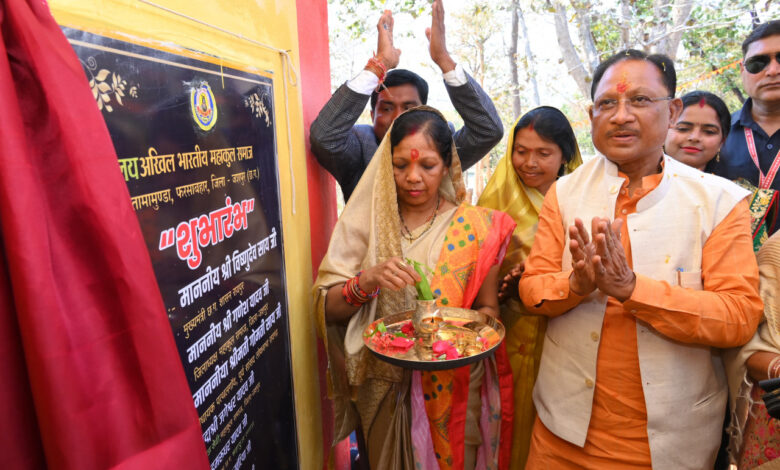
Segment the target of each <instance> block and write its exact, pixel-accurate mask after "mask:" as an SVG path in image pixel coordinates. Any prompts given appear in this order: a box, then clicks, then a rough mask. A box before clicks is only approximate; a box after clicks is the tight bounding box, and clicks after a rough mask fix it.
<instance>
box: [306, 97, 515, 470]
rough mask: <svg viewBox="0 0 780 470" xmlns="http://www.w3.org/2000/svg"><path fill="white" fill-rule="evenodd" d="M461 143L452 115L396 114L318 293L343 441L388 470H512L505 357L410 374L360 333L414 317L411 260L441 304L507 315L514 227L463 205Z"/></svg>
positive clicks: (345, 216)
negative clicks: (506, 257) (507, 253)
mask: <svg viewBox="0 0 780 470" xmlns="http://www.w3.org/2000/svg"><path fill="white" fill-rule="evenodd" d="M464 195H465V190H464V186H463V180H462V176H461V170H460V161H459V160H458V156H457V151H456V149H455V145H454V144H453V142H452V135H451V132H450V129H449V127H448V125H447V123H446V121H445V120H444V119H443V117H442V116H441V115H440V114H439V113H438V111H435V110H434V109H433V108H428V107H419V108H414V109H412V110H409V111H407V112H406V113H404V114H402V115H401V116H399V117H398V118H397V119H396V120H395V122H394V124H393V126H392V127H391V129H390V130H389V131H388V132H387V134H386V135H385V138H384V139H383V140H382V143H381V144H380V146H379V148H378V150H377V152H376V154H375V155H374V157H373V159H372V160H371V163H370V164H369V166H368V168H367V169H366V171H365V173H364V174H363V177H362V178H361V180H360V182H359V183H358V185H357V187H356V188H355V192H354V193H353V195H352V197H351V198H350V200H349V202H348V204H347V206H346V207H345V208H344V212H343V213H342V215H341V217H340V218H339V221H338V222H337V224H336V227H335V229H334V232H333V236H332V237H331V241H330V246H329V248H328V253H327V254H326V256H325V258H324V259H323V261H322V264H321V265H320V269H319V273H318V276H317V281H316V282H315V286H314V307H315V313H316V320H317V326H318V328H319V332H320V334H321V335H322V337H323V340H324V341H325V343H326V348H327V351H328V379H329V380H328V385H329V387H328V388H329V390H328V392H329V396H330V397H331V398H332V400H333V403H334V411H335V415H336V417H335V425H336V429H335V438H336V440H339V439H342V438H343V437H345V436H346V435H348V434H349V433H350V432H351V431H352V430H353V429H355V428H356V427H357V426H360V427H361V428H362V431H363V433H364V435H365V438H366V447H367V452H368V460H369V462H370V465H371V468H372V469H374V470H382V469H412V468H424V469H436V468H441V469H455V470H461V469H468V470H471V469H473V468H479V469H483V468H484V469H493V468H507V464H508V457H509V455H508V447H506V448H500V447H501V446H500V445H499V442H501V441H507V442H506V443H505V444H504V446H508V445H509V442H508V441H509V440H510V439H509V435H508V434H507V433H510V432H511V373H510V372H509V367H508V364H507V363H506V362H505V359H506V358H505V355H504V354H502V353H503V352H504V351H503V349H500V352H499V353H497V354H496V356H495V358H490V359H486V360H484V361H482V362H480V363H478V364H477V365H476V366H473V367H462V368H459V369H454V370H450V371H437V372H422V373H421V372H419V371H415V372H412V371H410V370H405V369H401V368H398V367H395V366H392V365H390V364H387V363H385V362H382V361H381V360H379V359H377V358H376V357H374V356H373V355H372V354H370V353H369V352H368V351H367V349H366V348H365V347H364V346H363V337H362V335H363V331H364V330H365V328H366V326H367V325H369V324H370V323H371V322H372V321H374V320H375V319H377V318H381V317H384V316H387V315H391V314H394V313H398V312H402V311H405V310H410V309H412V308H413V307H414V305H415V299H416V294H415V290H414V288H413V287H411V286H413V285H414V283H415V282H416V281H417V280H419V276H418V275H417V274H416V273H415V272H414V270H413V269H411V267H410V266H409V265H408V264H406V263H405V262H404V261H403V260H404V259H406V258H411V259H414V260H416V261H418V262H421V263H423V264H425V265H427V266H431V267H433V266H435V269H434V272H433V278H432V281H431V289H432V290H433V291H434V293H435V294H436V295H438V298H437V303H438V304H439V305H447V306H451V307H465V308H474V309H478V310H480V311H482V312H483V313H486V314H488V315H493V316H496V315H497V314H498V299H497V282H498V264H500V262H501V259H502V258H503V253H504V250H505V249H506V243H507V242H508V240H509V235H510V234H511V232H512V229H513V228H514V222H512V220H511V219H510V218H509V217H508V216H506V215H505V214H503V213H500V212H496V211H490V210H487V209H482V208H476V207H472V206H469V205H467V204H464V203H463V198H464Z"/></svg>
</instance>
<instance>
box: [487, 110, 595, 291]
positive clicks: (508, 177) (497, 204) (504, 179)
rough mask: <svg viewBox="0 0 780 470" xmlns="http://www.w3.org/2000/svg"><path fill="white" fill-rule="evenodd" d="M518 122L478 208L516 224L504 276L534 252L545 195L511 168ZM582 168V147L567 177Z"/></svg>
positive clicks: (570, 165)
mask: <svg viewBox="0 0 780 470" xmlns="http://www.w3.org/2000/svg"><path fill="white" fill-rule="evenodd" d="M519 121H520V118H518V119H517V120H516V121H515V124H514V125H513V126H512V136H511V137H510V138H509V139H507V146H506V152H505V153H504V157H503V158H502V159H501V161H499V162H498V166H496V170H495V171H494V172H493V176H491V177H490V180H489V181H488V183H487V186H485V190H484V191H482V195H481V196H480V197H479V201H478V202H477V205H478V206H482V207H488V208H490V209H496V210H499V211H501V212H505V213H506V214H509V216H510V217H512V219H514V221H515V223H517V227H515V231H514V233H512V241H510V242H509V247H508V248H507V251H506V257H505V258H504V263H503V265H502V266H501V273H500V274H501V276H503V275H504V274H506V272H507V271H509V269H511V267H512V266H514V265H515V264H518V263H520V262H522V261H523V260H525V258H526V257H527V256H528V253H529V252H530V251H531V245H533V242H534V237H535V236H536V226H537V223H538V222H539V211H540V210H541V209H542V201H544V195H542V193H540V192H539V191H538V190H536V189H534V188H529V187H528V186H526V185H525V184H523V181H522V180H521V179H520V177H519V176H518V175H517V172H516V171H515V167H514V166H513V165H512V151H513V149H514V146H515V132H514V129H515V127H516V126H517V123H518V122H519ZM580 165H582V157H581V156H580V149H579V147H576V148H575V153H574V155H573V156H572V158H571V160H570V161H569V162H568V163H566V165H565V170H564V174H568V173H571V172H572V171H574V170H575V169H576V168H577V167H578V166H580Z"/></svg>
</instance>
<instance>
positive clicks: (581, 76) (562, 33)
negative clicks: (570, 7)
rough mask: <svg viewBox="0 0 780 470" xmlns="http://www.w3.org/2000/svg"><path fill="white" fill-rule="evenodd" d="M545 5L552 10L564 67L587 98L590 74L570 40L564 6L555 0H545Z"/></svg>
mask: <svg viewBox="0 0 780 470" xmlns="http://www.w3.org/2000/svg"><path fill="white" fill-rule="evenodd" d="M547 6H548V7H550V8H553V10H554V13H553V19H554V20H555V34H556V36H557V37H558V47H559V48H560V50H561V56H562V57H563V61H564V63H565V64H566V67H567V68H568V69H569V75H571V76H572V78H573V79H574V81H575V82H576V83H577V87H578V88H579V89H580V92H581V93H582V96H584V97H586V98H587V97H589V96H590V85H589V82H590V76H589V75H588V73H587V71H586V69H585V65H584V64H583V62H582V59H581V58H580V56H579V54H577V50H576V49H575V48H574V43H573V42H572V40H571V34H569V22H568V20H567V18H566V7H565V6H563V5H561V4H560V3H558V2H557V1H556V2H555V3H552V2H551V0H547Z"/></svg>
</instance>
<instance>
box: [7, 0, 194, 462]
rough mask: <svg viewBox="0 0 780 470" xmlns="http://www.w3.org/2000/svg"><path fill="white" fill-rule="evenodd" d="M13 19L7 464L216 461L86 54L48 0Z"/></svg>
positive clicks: (12, 13)
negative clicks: (76, 48)
mask: <svg viewBox="0 0 780 470" xmlns="http://www.w3.org/2000/svg"><path fill="white" fill-rule="evenodd" d="M0 28H2V40H0V468H3V469H17V468H19V469H36V468H47V467H48V468H57V469H78V470H89V469H106V468H121V469H144V470H146V469H158V468H159V469H170V468H181V469H200V468H204V469H205V468H208V466H209V465H208V459H207V456H206V451H205V446H204V443H203V439H202V436H201V429H200V424H199V421H198V416H197V413H196V411H195V408H194V406H193V402H192V397H191V395H190V391H189V388H188V386H187V381H186V378H185V376H184V372H183V369H182V366H181V363H180V360H179V356H178V354H177V351H176V347H175V344H174V341H173V335H172V333H171V329H170V325H169V324H168V320H167V317H166V314H165V307H164V306H163V303H162V299H161V297H160V293H159V290H158V288H157V283H156V280H155V276H154V273H153V271H152V266H151V262H150V259H149V255H148V252H147V251H146V246H145V244H144V241H143V239H142V236H141V231H140V227H139V225H138V220H137V218H136V216H135V213H134V212H133V210H132V207H131V205H130V196H129V194H128V191H127V188H126V186H125V183H124V180H123V178H122V176H121V174H120V172H119V167H118V163H117V159H116V155H115V153H114V149H113V145H112V143H111V139H110V136H109V134H108V131H107V129H106V127H105V123H104V122H103V118H102V116H101V114H100V112H99V111H98V110H97V107H96V104H95V100H94V99H93V97H92V93H91V91H90V89H89V87H88V85H87V82H86V79H85V76H84V72H83V70H82V68H81V65H80V64H79V62H78V60H77V58H76V56H75V54H74V52H73V50H72V49H71V47H70V45H69V44H68V42H67V40H66V39H65V37H64V35H63V34H62V32H61V31H60V29H59V27H58V26H57V24H56V23H55V21H54V19H53V18H52V17H51V14H50V13H49V11H48V6H47V5H46V3H45V1H43V0H3V1H2V2H0Z"/></svg>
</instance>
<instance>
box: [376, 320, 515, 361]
mask: <svg viewBox="0 0 780 470" xmlns="http://www.w3.org/2000/svg"><path fill="white" fill-rule="evenodd" d="M439 311H440V313H441V316H442V321H441V323H440V324H439V325H438V331H437V332H435V333H433V334H431V335H426V334H423V333H417V332H413V333H412V332H411V331H410V330H413V328H412V327H411V321H412V314H413V313H414V310H408V311H406V312H401V313H397V314H394V315H389V316H387V317H384V318H381V319H378V320H376V321H374V322H373V323H371V324H370V325H368V327H366V329H365V331H364V332H363V343H364V344H365V345H366V347H367V348H368V349H369V350H370V351H371V352H372V353H374V354H375V355H376V356H377V357H378V358H380V359H382V360H383V361H386V362H389V363H390V364H394V365H396V366H400V367H404V368H407V369H422V370H443V369H454V368H456V367H461V366H465V365H468V364H471V363H474V362H477V361H480V360H482V359H485V358H486V357H489V356H490V355H491V354H493V351H494V350H495V349H496V347H498V345H499V344H501V341H503V340H504V335H505V334H506V330H505V329H504V325H503V324H502V323H501V322H500V321H499V320H498V319H496V318H493V317H491V316H488V315H485V314H483V313H480V312H478V311H476V310H469V309H465V308H452V307H439ZM380 324H382V325H384V328H382V327H381V326H380ZM382 329H384V330H385V331H381V330H382ZM404 337H405V340H398V341H396V342H397V343H406V345H408V344H409V343H408V341H412V340H413V341H414V345H413V346H411V347H408V349H404V346H403V345H399V346H398V347H396V346H391V345H390V344H389V343H390V342H391V340H395V338H404ZM437 341H445V342H447V343H449V344H450V346H451V347H452V348H455V349H456V350H457V352H458V355H459V357H458V358H457V359H446V358H445V357H444V356H446V354H442V353H441V352H440V351H441V346H442V345H443V343H440V344H439V348H438V349H437V350H438V351H439V352H438V353H435V352H434V350H433V344H434V343H436V342H437Z"/></svg>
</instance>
